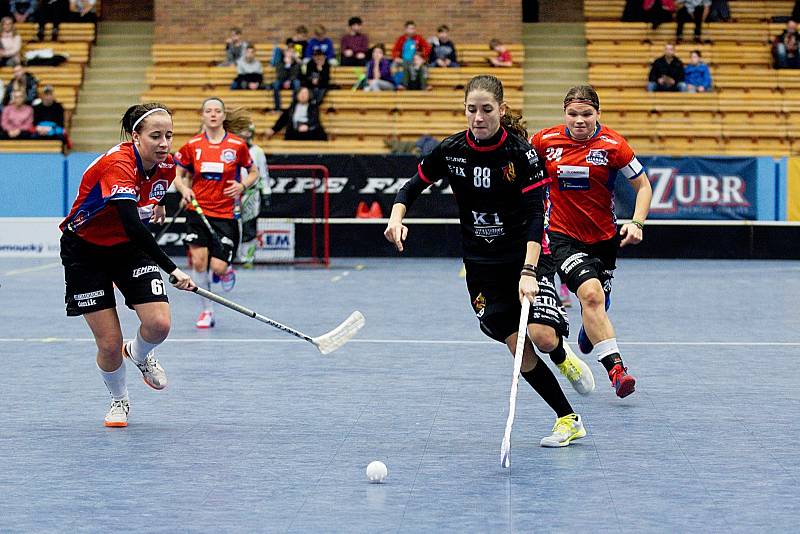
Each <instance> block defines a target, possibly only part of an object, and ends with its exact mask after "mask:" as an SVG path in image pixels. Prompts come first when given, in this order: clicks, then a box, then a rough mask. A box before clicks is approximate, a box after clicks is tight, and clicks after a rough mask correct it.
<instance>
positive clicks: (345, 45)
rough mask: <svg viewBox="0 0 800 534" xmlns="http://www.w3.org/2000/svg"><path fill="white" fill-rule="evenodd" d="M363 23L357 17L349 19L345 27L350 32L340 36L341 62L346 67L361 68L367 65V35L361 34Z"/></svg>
mask: <svg viewBox="0 0 800 534" xmlns="http://www.w3.org/2000/svg"><path fill="white" fill-rule="evenodd" d="M362 24H363V22H362V21H361V19H360V18H359V17H350V20H348V21H347V25H348V26H349V27H350V31H349V32H348V33H346V34H345V35H343V36H342V46H341V50H342V61H341V64H342V65H343V66H346V67H354V66H363V65H366V64H367V53H368V52H369V39H367V35H366V34H364V33H361V25H362Z"/></svg>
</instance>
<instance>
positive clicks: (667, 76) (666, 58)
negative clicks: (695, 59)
mask: <svg viewBox="0 0 800 534" xmlns="http://www.w3.org/2000/svg"><path fill="white" fill-rule="evenodd" d="M684 77H685V74H684V72H683V62H682V61H681V60H680V59H679V58H678V57H677V56H676V55H675V46H674V45H673V44H672V43H667V44H665V45H664V55H663V56H661V57H660V58H658V59H656V60H655V61H653V65H652V66H651V67H650V76H649V81H648V82H647V90H648V91H650V92H652V91H681V92H683V91H686V84H685V83H684V81H683V80H684Z"/></svg>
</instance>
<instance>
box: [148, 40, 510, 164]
mask: <svg viewBox="0 0 800 534" xmlns="http://www.w3.org/2000/svg"><path fill="white" fill-rule="evenodd" d="M256 49H257V51H258V56H259V58H260V59H261V61H262V62H264V64H265V67H266V69H267V71H268V72H269V71H270V70H271V69H270V67H269V66H268V62H269V59H270V57H271V53H272V52H271V51H272V45H260V46H259V45H257V46H256ZM509 50H510V51H511V53H512V55H513V57H514V60H515V61H520V62H521V61H522V60H523V59H524V54H523V48H522V45H521V44H514V45H509ZM459 55H460V57H459V62H460V64H462V65H463V66H462V67H459V68H450V69H441V68H430V69H429V70H428V73H429V77H428V84H429V85H430V86H431V90H430V91H397V92H395V91H382V92H364V91H354V90H352V87H353V85H354V84H355V83H356V81H357V80H358V78H359V76H360V75H361V73H362V72H363V68H360V67H333V68H332V69H331V84H332V86H334V88H332V89H331V90H329V91H328V93H327V95H326V96H325V100H324V101H323V103H322V106H321V109H322V123H323V126H324V128H325V130H326V132H327V133H328V136H329V139H330V140H329V141H328V142H297V141H295V142H290V141H285V140H283V139H282V136H283V133H282V132H281V133H279V134H278V135H276V136H275V137H273V138H272V139H269V140H267V139H266V137H265V136H264V135H263V133H259V132H263V131H264V130H266V129H267V128H268V127H271V126H272V125H273V124H274V122H275V120H277V117H278V115H277V114H276V113H275V112H274V110H273V109H272V106H273V97H272V90H271V89H268V90H262V91H234V90H231V89H229V86H230V83H231V81H232V80H233V79H234V78H235V77H236V70H235V68H234V67H220V66H217V64H218V63H219V62H221V61H222V60H223V58H224V50H223V49H222V48H221V47H220V46H219V45H216V44H188V45H155V46H154V47H153V66H152V67H150V68H149V69H148V72H147V82H148V84H149V86H150V89H149V90H148V91H147V92H146V93H145V94H144V95H142V101H143V102H146V101H157V102H161V103H163V104H165V105H167V106H169V107H170V108H171V109H172V110H173V112H174V122H175V144H176V145H178V146H179V145H180V144H181V143H183V142H185V141H186V140H187V139H188V138H189V137H191V136H192V135H194V134H195V133H196V132H197V130H198V127H199V117H198V108H199V105H200V103H201V102H202V100H203V99H204V98H207V97H209V96H219V97H220V98H222V99H223V100H224V101H225V103H226V105H227V106H228V107H229V108H232V107H238V106H243V107H246V108H248V109H250V110H251V113H252V116H253V120H254V121H255V123H256V132H257V138H256V139H257V141H258V142H259V143H260V144H262V146H263V147H264V149H265V150H267V151H268V152H272V153H275V152H285V153H308V152H312V153H337V152H339V153H341V152H344V153H385V152H387V151H388V150H389V148H388V145H387V143H388V142H389V141H392V140H399V141H415V140H416V139H418V138H419V137H420V136H421V135H424V134H427V135H432V136H434V137H446V136H447V135H450V134H451V133H453V132H455V131H458V130H459V129H463V128H465V122H464V93H463V89H464V84H465V83H466V82H467V81H468V80H469V79H470V78H471V77H472V76H474V75H476V74H483V73H486V72H491V73H493V74H495V75H497V76H498V77H499V78H500V79H501V80H502V81H503V85H504V87H505V91H506V100H507V101H508V102H509V104H510V105H511V106H512V108H514V109H521V108H522V96H523V92H522V88H523V71H522V68H521V67H510V68H489V67H488V61H487V58H488V57H490V56H493V55H494V52H492V51H491V50H489V47H488V45H484V44H474V45H470V44H465V45H462V44H459ZM267 79H269V75H267ZM282 98H283V101H284V102H289V101H290V100H291V92H290V91H284V92H283V94H282Z"/></svg>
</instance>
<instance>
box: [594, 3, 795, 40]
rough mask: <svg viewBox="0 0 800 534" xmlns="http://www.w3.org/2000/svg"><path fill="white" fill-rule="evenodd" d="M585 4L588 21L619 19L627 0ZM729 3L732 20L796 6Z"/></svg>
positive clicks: (779, 12)
mask: <svg viewBox="0 0 800 534" xmlns="http://www.w3.org/2000/svg"><path fill="white" fill-rule="evenodd" d="M583 4H584V6H583V13H584V16H585V17H586V20H587V21H596V20H619V19H620V17H621V16H622V11H623V9H624V8H625V0H584V3H583ZM728 4H729V5H730V8H731V18H732V22H763V21H768V20H770V19H771V18H772V17H775V16H788V15H789V14H791V12H792V7H793V6H794V2H793V1H792V0H728ZM690 27H691V26H690ZM673 35H674V34H673Z"/></svg>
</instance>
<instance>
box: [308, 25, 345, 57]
mask: <svg viewBox="0 0 800 534" xmlns="http://www.w3.org/2000/svg"><path fill="white" fill-rule="evenodd" d="M325 32H326V30H325V26H323V25H322V24H319V25H317V26H315V27H314V37H312V38H311V39H309V40H308V46H306V50H305V55H304V56H303V63H308V62H309V61H311V58H312V57H314V52H315V51H316V50H322V52H323V53H324V54H325V57H327V58H328V62H329V63H330V64H331V65H338V62H337V61H336V51H335V50H334V48H333V41H331V38H330V37H326V36H325Z"/></svg>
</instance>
